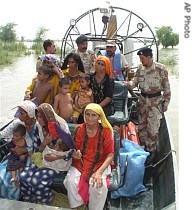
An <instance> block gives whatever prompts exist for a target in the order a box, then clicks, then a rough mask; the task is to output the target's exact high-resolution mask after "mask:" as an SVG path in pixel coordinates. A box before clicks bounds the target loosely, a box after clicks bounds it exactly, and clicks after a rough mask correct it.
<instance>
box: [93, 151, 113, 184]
mask: <svg viewBox="0 0 194 210" xmlns="http://www.w3.org/2000/svg"><path fill="white" fill-rule="evenodd" d="M113 158H114V153H109V154H108V155H107V157H106V159H105V161H104V163H103V164H102V165H101V167H100V168H99V169H98V170H97V171H96V172H95V173H94V174H93V175H92V177H91V178H92V183H93V185H94V184H95V183H96V187H97V188H98V187H102V185H103V182H102V174H103V172H104V170H105V169H106V168H107V167H108V166H109V165H110V164H111V162H112V161H113Z"/></svg>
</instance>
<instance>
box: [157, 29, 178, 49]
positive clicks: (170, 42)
mask: <svg viewBox="0 0 194 210" xmlns="http://www.w3.org/2000/svg"><path fill="white" fill-rule="evenodd" d="M156 36H157V38H158V45H160V44H162V46H163V48H167V47H169V46H171V47H172V48H173V47H174V46H176V45H178V43H179V35H178V34H176V33H173V30H172V28H171V26H162V27H161V28H156Z"/></svg>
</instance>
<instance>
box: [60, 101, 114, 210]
mask: <svg viewBox="0 0 194 210" xmlns="http://www.w3.org/2000/svg"><path fill="white" fill-rule="evenodd" d="M84 121H85V122H84V123H83V124H81V125H78V128H76V129H77V131H75V136H74V139H75V145H76V148H77V151H75V152H74V153H73V154H72V157H73V160H72V166H70V169H69V170H68V173H67V176H66V178H65V180H64V185H65V188H66V189H67V195H68V199H69V203H70V207H71V208H73V209H78V207H79V206H81V205H83V204H85V205H88V209H90V210H103V208H104V204H105V201H106V197H107V193H108V183H107V176H108V175H110V173H111V166H110V164H111V162H112V161H113V157H114V139H113V129H112V126H111V125H110V123H109V122H108V120H107V118H106V117H105V114H104V112H103V110H102V107H101V106H100V105H98V104H95V103H90V104H88V105H87V106H86V108H85V111H84Z"/></svg>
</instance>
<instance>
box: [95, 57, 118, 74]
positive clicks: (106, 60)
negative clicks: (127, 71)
mask: <svg viewBox="0 0 194 210" xmlns="http://www.w3.org/2000/svg"><path fill="white" fill-rule="evenodd" d="M98 61H104V62H105V71H106V73H107V74H108V75H109V76H110V77H113V76H114V75H113V72H112V70H111V63H110V59H109V58H107V57H106V56H104V55H100V56H98V57H97V58H96V60H95V62H98Z"/></svg>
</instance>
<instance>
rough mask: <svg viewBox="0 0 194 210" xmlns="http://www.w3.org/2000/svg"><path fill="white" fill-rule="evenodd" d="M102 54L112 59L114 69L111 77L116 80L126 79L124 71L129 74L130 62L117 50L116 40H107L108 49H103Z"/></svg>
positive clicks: (112, 68)
mask: <svg viewBox="0 0 194 210" xmlns="http://www.w3.org/2000/svg"><path fill="white" fill-rule="evenodd" d="M101 55H105V56H106V57H108V58H109V59H110V63H111V70H112V73H111V77H113V78H114V79H115V80H119V81H124V80H125V76H124V73H125V74H126V75H128V71H129V64H128V63H127V61H126V59H125V56H124V55H123V54H122V53H121V52H120V51H119V50H117V48H116V42H115V41H114V40H108V41H107V42H106V50H102V51H101Z"/></svg>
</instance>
